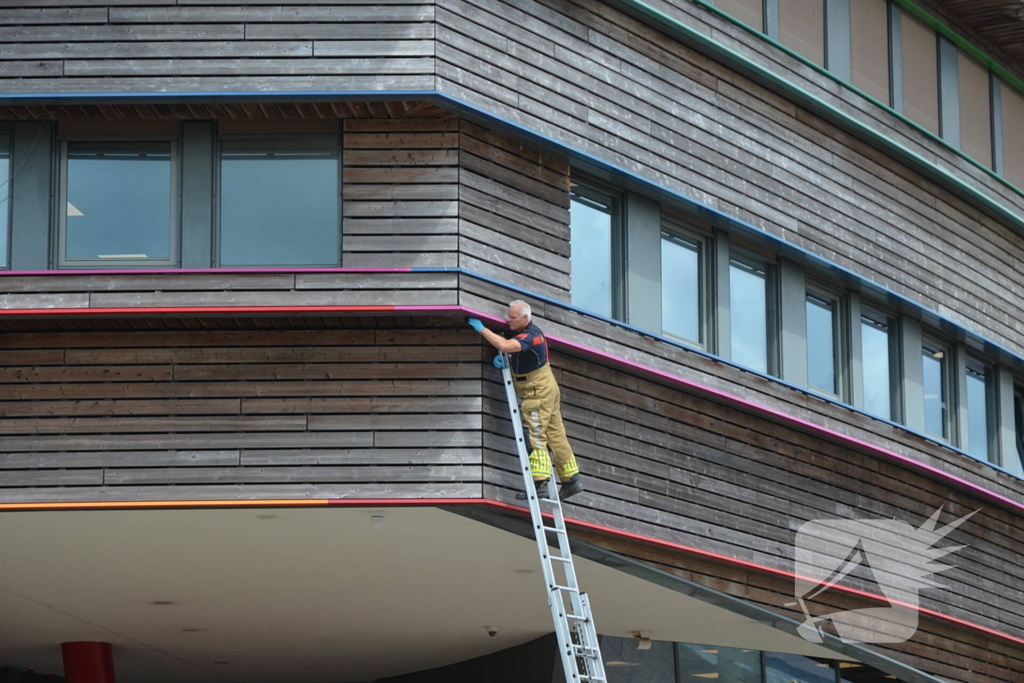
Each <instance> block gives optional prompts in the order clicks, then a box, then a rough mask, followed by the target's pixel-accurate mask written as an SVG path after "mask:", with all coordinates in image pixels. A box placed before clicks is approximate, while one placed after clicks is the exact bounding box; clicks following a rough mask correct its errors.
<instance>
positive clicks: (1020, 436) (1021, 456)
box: [1003, 388, 1024, 477]
mask: <svg viewBox="0 0 1024 683" xmlns="http://www.w3.org/2000/svg"><path fill="white" fill-rule="evenodd" d="M1013 427H1014V431H1015V432H1016V436H1017V439H1016V443H1017V460H1016V461H1015V462H1007V463H1003V465H1004V466H1005V467H1006V469H1008V470H1010V471H1011V472H1015V473H1017V474H1019V475H1020V476H1022V477H1024V392H1022V391H1021V390H1020V389H1019V388H1016V389H1014V392H1013Z"/></svg>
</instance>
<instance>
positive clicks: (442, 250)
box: [342, 117, 459, 268]
mask: <svg viewBox="0 0 1024 683" xmlns="http://www.w3.org/2000/svg"><path fill="white" fill-rule="evenodd" d="M343 142H344V161H343V163H344V177H343V179H342V193H343V197H344V202H343V203H342V208H343V211H344V223H343V225H342V240H343V244H342V251H343V257H342V258H343V261H342V265H344V266H345V267H347V268H378V267H386V268H404V267H455V266H457V265H458V220H459V210H458V204H459V185H458V178H459V167H458V164H459V120H458V119H457V118H455V117H448V118H442V119H411V118H410V119H392V120H361V119H350V120H347V121H345V123H344V135H343Z"/></svg>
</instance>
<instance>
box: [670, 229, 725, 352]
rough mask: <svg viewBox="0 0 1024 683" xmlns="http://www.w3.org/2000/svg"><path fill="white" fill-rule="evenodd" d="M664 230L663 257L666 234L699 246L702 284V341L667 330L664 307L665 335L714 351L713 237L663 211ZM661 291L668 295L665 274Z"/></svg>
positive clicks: (699, 320)
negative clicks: (712, 298) (711, 265)
mask: <svg viewBox="0 0 1024 683" xmlns="http://www.w3.org/2000/svg"><path fill="white" fill-rule="evenodd" d="M660 227H661V233H660V236H659V238H658V253H659V259H660V258H661V253H662V252H661V250H662V248H663V246H664V241H665V239H666V237H667V238H668V239H669V240H675V241H677V242H683V243H690V245H691V246H696V247H697V249H696V251H697V269H698V274H697V284H698V286H699V287H700V291H699V292H698V293H697V324H698V326H699V328H700V329H699V330H698V334H699V335H700V339H699V340H693V339H687V338H685V337H681V336H679V335H677V334H673V333H671V332H667V331H666V330H665V312H664V310H662V314H661V317H662V319H661V335H662V336H663V337H666V338H667V339H671V340H673V341H677V342H680V343H682V344H686V345H687V346H692V347H694V348H698V349H703V350H704V351H707V352H710V351H711V344H710V340H711V336H712V335H711V329H712V322H713V321H712V320H711V311H712V309H713V308H714V307H713V305H712V301H711V293H712V292H713V291H714V290H713V287H712V280H711V268H710V266H709V263H710V259H711V241H712V236H711V235H710V234H707V233H704V232H702V231H700V230H697V229H696V228H694V227H693V226H691V225H688V224H686V223H683V222H681V221H679V220H678V219H675V218H673V217H671V216H667V215H665V214H664V213H662V216H661V226H660ZM661 291H662V297H664V296H665V294H664V291H665V277H664V273H662V276H661Z"/></svg>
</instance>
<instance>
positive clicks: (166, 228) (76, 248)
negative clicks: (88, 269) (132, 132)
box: [58, 140, 179, 266]
mask: <svg viewBox="0 0 1024 683" xmlns="http://www.w3.org/2000/svg"><path fill="white" fill-rule="evenodd" d="M61 152H62V159H63V174H62V175H63V177H62V181H63V182H62V185H61V199H60V211H59V216H60V237H59V240H58V248H59V259H58V260H59V264H60V265H62V266H80V265H81V266H89V265H93V266H96V265H99V266H103V265H125V264H126V263H131V264H139V265H173V263H174V262H175V261H176V259H177V254H176V251H177V225H178V204H179V202H178V196H177V192H178V190H177V185H178V183H177V175H178V174H177V170H176V169H177V143H176V142H175V141H171V140H147V141H131V142H129V141H116V142H115V141H104V142H98V141H84V140H65V141H63V142H62V144H61Z"/></svg>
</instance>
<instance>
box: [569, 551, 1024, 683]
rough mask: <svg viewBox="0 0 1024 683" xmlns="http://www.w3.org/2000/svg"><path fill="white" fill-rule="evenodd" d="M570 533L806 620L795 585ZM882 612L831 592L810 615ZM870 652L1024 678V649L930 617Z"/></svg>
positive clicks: (970, 674) (954, 677) (958, 673)
mask: <svg viewBox="0 0 1024 683" xmlns="http://www.w3.org/2000/svg"><path fill="white" fill-rule="evenodd" d="M571 533H572V536H573V537H574V538H578V539H580V540H583V541H586V542H588V543H592V544H594V545H597V546H600V547H603V548H606V549H608V550H611V551H613V552H616V553H619V554H622V555H625V556H627V557H631V558H633V559H635V560H638V561H640V562H644V563H646V564H648V565H651V566H652V567H654V568H656V569H659V570H662V571H666V572H669V573H671V574H676V575H677V576H680V577H682V578H685V579H688V580H690V581H694V582H696V583H699V584H702V585H704V586H707V587H709V588H713V589H715V590H719V591H722V592H724V593H727V594H729V595H732V596H736V597H739V598H742V599H744V600H747V601H749V602H752V603H754V604H757V605H761V606H763V607H766V608H768V609H770V610H772V611H774V612H777V613H781V614H784V615H785V616H787V617H789V618H791V619H793V620H795V621H797V622H802V621H804V619H805V618H806V617H805V615H804V613H803V612H802V611H800V610H799V609H795V605H794V603H793V582H792V581H791V580H787V579H783V578H779V577H773V576H769V575H766V574H762V573H757V572H751V571H749V570H747V569H745V568H741V567H735V566H729V565H726V564H723V563H720V562H715V561H712V560H707V559H704V558H700V557H697V556H695V555H690V554H685V553H681V552H676V551H671V550H667V549H660V548H653V547H651V546H645V545H642V544H640V543H636V542H630V541H624V540H622V539H613V538H610V537H608V536H602V535H599V534H596V533H593V532H586V531H572V532H571ZM877 606H878V604H877V603H873V602H869V601H867V600H862V599H859V598H857V597H854V596H850V595H846V594H843V593H838V592H835V591H827V592H825V593H822V594H821V595H820V596H818V597H817V598H815V599H814V600H812V601H811V605H810V611H811V612H812V614H819V613H822V612H833V611H837V610H851V609H861V608H865V607H877ZM819 610H820V611H819ZM869 647H871V648H872V649H874V650H876V651H878V652H880V653H881V654H884V655H886V656H889V657H892V658H893V659H896V660H897V661H899V662H901V663H903V664H907V665H909V666H912V667H915V668H917V669H920V670H922V671H925V672H927V673H930V674H932V675H935V676H938V677H940V678H941V679H942V680H944V681H950V682H951V683H953V682H956V683H997V682H999V683H1001V682H1004V681H1005V682H1007V683H1010V682H1012V681H1016V680H1018V679H1019V678H1020V674H1021V672H1024V649H1021V648H1019V647H1016V646H1014V645H1012V644H1009V643H1007V642H1005V641H1003V640H999V639H995V638H990V637H988V636H986V635H983V634H979V633H973V632H970V631H968V630H966V629H963V628H960V627H957V626H955V625H952V624H948V623H945V622H941V621H938V620H936V619H932V618H929V617H923V618H922V619H921V621H920V622H919V625H918V629H917V631H916V632H915V634H914V636H913V638H911V639H910V640H909V641H907V642H904V643H899V644H894V645H873V646H869Z"/></svg>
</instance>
